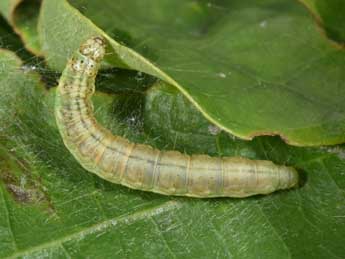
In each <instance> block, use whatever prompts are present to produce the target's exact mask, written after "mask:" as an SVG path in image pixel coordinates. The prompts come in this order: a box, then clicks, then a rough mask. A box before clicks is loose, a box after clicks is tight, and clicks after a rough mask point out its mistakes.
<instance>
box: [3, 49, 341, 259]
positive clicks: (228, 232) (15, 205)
mask: <svg viewBox="0 0 345 259" xmlns="http://www.w3.org/2000/svg"><path fill="white" fill-rule="evenodd" d="M0 64H1V66H0V67H1V70H0V91H1V95H0V169H1V171H0V257H1V258H3V257H5V258H6V257H10V258H17V257H19V258H22V257H25V258H37V257H48V258H60V257H61V258H66V257H67V258H68V257H70V258H85V257H90V258H109V257H118V258H124V257H127V258H138V257H140V258H186V257H188V258H214V257H220V258H292V257H293V258H341V257H342V256H343V254H344V248H343V244H344V234H345V217H344V215H345V206H344V189H345V178H344V175H343V172H344V169H345V156H344V154H345V153H344V152H345V148H344V146H335V147H332V148H297V147H289V146H287V145H286V144H284V143H283V142H282V141H281V140H279V139H278V138H267V137H266V138H257V139H255V140H254V141H252V142H247V141H240V140H234V139H233V138H232V137H231V136H229V135H228V134H226V133H224V132H218V131H216V130H214V128H212V127H211V128H210V124H209V122H208V121H207V120H205V118H204V117H203V116H202V115H200V113H199V112H198V111H197V109H196V108H194V107H193V106H191V105H190V103H189V101H187V99H186V98H185V97H184V96H183V95H182V94H181V93H180V92H179V91H177V90H176V89H175V88H174V87H172V86H169V85H167V84H165V83H163V82H156V83H154V79H152V78H150V77H148V76H143V75H140V77H138V76H139V75H138V74H137V73H136V72H129V71H122V70H111V71H109V70H106V71H103V72H102V73H101V74H100V76H99V77H98V82H97V85H98V86H99V88H98V89H100V90H103V91H107V92H108V93H102V92H98V93H97V94H96V95H95V98H94V103H95V114H96V116H97V118H98V120H99V121H100V122H101V123H102V124H103V125H105V126H106V127H108V128H110V129H111V130H112V131H113V132H114V134H120V135H123V136H126V137H127V138H129V139H131V140H132V141H136V142H141V143H147V144H150V145H153V146H155V147H158V148H162V149H174V148H176V149H178V150H180V151H185V152H187V153H196V152H198V153H199V152H200V153H208V154H210V155H220V154H223V155H243V156H247V157H250V158H254V159H272V160H273V161H275V162H276V163H280V164H289V165H292V166H295V167H297V168H299V170H300V171H301V173H304V174H305V175H306V176H307V179H306V183H305V185H304V186H303V187H301V188H299V189H295V190H290V191H284V192H278V193H275V194H273V195H269V196H258V197H253V198H249V199H244V200H239V199H209V200H199V199H188V198H176V197H166V196H161V195H157V194H153V193H145V192H140V191H134V190H130V189H128V188H125V187H122V186H119V185H115V184H111V183H108V182H105V181H103V180H101V179H99V178H98V177H97V176H95V175H93V174H91V173H88V172H87V171H85V170H84V169H83V168H82V167H81V166H80V165H79V164H78V163H77V162H76V161H75V160H74V159H73V157H72V156H71V154H70V153H69V152H68V151H67V149H66V148H65V147H64V145H63V143H62V140H61V138H60V136H59V133H58V131H57V128H56V125H55V119H54V112H53V105H54V95H55V89H51V90H49V91H47V90H45V89H44V87H43V86H42V84H41V83H40V78H39V77H38V75H37V74H36V73H35V72H32V71H28V70H27V69H22V68H21V67H22V64H21V62H20V60H19V59H18V58H17V57H16V56H15V55H14V54H13V53H11V52H9V51H1V52H0ZM109 75H115V76H116V77H118V78H119V79H118V81H113V84H112V87H111V89H113V90H110V89H109V88H106V87H105V86H107V85H108V83H106V82H107V80H109ZM152 84H153V85H152ZM150 85H152V87H150ZM148 88H149V89H148ZM163 121H164V122H165V123H162V122H163ZM157 137H158V138H157Z"/></svg>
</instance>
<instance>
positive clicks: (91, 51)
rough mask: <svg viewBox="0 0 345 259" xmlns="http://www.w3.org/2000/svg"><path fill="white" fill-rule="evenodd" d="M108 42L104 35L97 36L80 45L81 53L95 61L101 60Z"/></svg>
mask: <svg viewBox="0 0 345 259" xmlns="http://www.w3.org/2000/svg"><path fill="white" fill-rule="evenodd" d="M105 47H106V43H105V40H104V39H103V37H101V36H95V37H92V38H90V39H88V40H87V41H86V42H85V43H83V44H82V45H81V46H80V49H79V51H80V53H81V54H82V55H84V56H86V57H88V58H90V59H92V60H93V61H95V62H100V61H101V60H102V59H103V57H104V54H105Z"/></svg>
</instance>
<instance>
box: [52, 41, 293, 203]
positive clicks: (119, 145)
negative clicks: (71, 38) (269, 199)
mask: <svg viewBox="0 0 345 259" xmlns="http://www.w3.org/2000/svg"><path fill="white" fill-rule="evenodd" d="M104 53H105V41H104V40H103V38H101V37H93V38H91V39H89V40H87V41H86V42H85V43H84V44H82V45H81V47H80V48H79V50H78V51H76V52H75V53H74V55H73V57H72V58H71V59H70V60H69V61H68V63H67V65H66V68H65V70H64V71H63V74H62V76H61V78H60V82H59V86H58V88H57V93H56V104H55V115H56V121H57V125H58V128H59V131H60V133H61V136H62V139H63V141H64V143H65V145H66V147H67V148H68V149H69V151H70V152H71V153H72V154H73V156H74V157H75V158H76V159H77V160H78V162H79V163H80V164H81V165H82V166H83V167H84V168H85V169H86V170H88V171H90V172H93V173H95V174H97V175H98V176H100V177H102V178H104V179H106V180H108V181H110V182H114V183H117V184H122V185H125V186H128V187H130V188H133V189H139V190H144V191H151V192H156V193H161V194H165V195H180V196H190V197H199V198H210V197H247V196H251V195H257V194H269V193H272V192H274V191H276V190H281V189H288V188H291V187H294V186H296V185H297V183H298V173H297V171H296V170H295V169H294V168H292V167H285V166H279V165H275V164H273V163H272V162H270V161H261V160H249V159H246V158H241V157H210V156H206V155H192V156H189V155H185V154H182V153H180V152H177V151H160V150H158V149H154V148H152V147H151V146H148V145H142V144H136V143H131V142H129V141H128V140H127V139H125V138H122V137H120V136H114V135H113V134H112V133H111V132H110V131H109V130H107V129H105V128H104V127H102V126H101V125H99V124H98V123H97V121H96V120H95V118H94V116H93V106H92V103H91V99H90V98H91V96H92V94H93V93H94V91H95V78H96V74H97V71H98V69H99V66H100V62H101V60H102V58H103V56H104Z"/></svg>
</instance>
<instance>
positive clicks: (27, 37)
mask: <svg viewBox="0 0 345 259" xmlns="http://www.w3.org/2000/svg"><path fill="white" fill-rule="evenodd" d="M39 8H40V0H38V1H37V0H31V1H30V0H29V1H23V0H2V1H1V3H0V14H2V15H3V16H4V17H5V18H6V20H7V21H8V23H10V24H11V25H12V26H13V28H14V29H15V31H16V33H17V34H18V35H19V36H20V37H21V38H22V39H23V41H24V44H25V47H26V48H27V49H28V50H30V51H31V52H32V53H35V54H36V55H40V49H41V47H40V44H39V41H38V34H37V23H38V12H37V11H38V10H39Z"/></svg>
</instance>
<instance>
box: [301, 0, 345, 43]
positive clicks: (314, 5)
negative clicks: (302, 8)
mask: <svg viewBox="0 0 345 259" xmlns="http://www.w3.org/2000/svg"><path fill="white" fill-rule="evenodd" d="M300 1H301V2H302V3H303V4H305V5H306V6H307V7H308V8H309V9H310V11H311V12H312V13H313V15H314V16H315V17H316V19H317V20H318V22H319V24H320V25H321V28H322V29H323V30H325V32H326V34H327V36H328V37H330V38H331V39H333V40H334V41H336V42H337V43H338V44H339V45H340V47H344V44H345V19H344V14H345V2H344V1H342V0H300Z"/></svg>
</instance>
